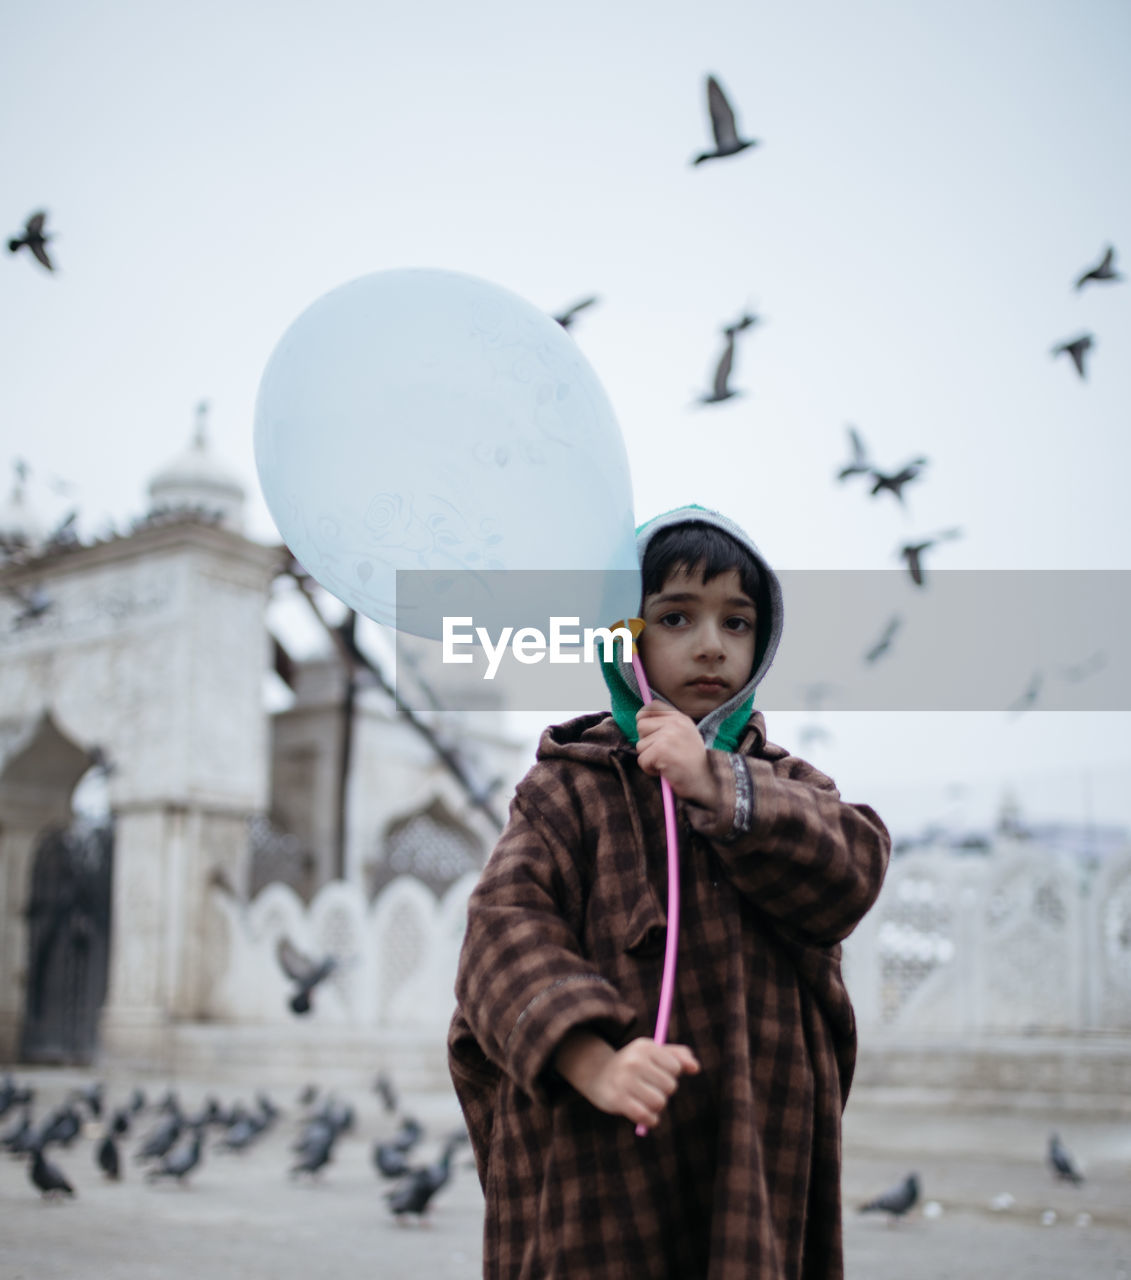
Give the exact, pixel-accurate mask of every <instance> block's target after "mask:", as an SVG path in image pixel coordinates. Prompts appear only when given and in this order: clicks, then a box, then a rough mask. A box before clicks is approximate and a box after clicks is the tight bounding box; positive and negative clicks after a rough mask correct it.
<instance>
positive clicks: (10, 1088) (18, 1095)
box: [0, 1071, 35, 1116]
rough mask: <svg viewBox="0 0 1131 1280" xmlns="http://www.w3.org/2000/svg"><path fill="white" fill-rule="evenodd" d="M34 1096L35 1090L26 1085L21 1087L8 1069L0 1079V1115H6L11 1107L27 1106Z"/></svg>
mask: <svg viewBox="0 0 1131 1280" xmlns="http://www.w3.org/2000/svg"><path fill="white" fill-rule="evenodd" d="M34 1097H35V1091H34V1090H33V1089H30V1088H27V1087H26V1086H25V1087H23V1088H21V1087H20V1086H19V1085H18V1084H16V1081H15V1078H14V1077H13V1075H12V1073H11V1072H10V1071H9V1072H8V1073H7V1074H6V1075H5V1076H4V1079H3V1081H0V1116H4V1115H7V1114H8V1112H9V1111H10V1110H11V1109H12V1107H26V1106H28V1105H29V1104H30V1103H31V1102H32V1100H33V1099H34Z"/></svg>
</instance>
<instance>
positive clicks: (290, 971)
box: [275, 938, 338, 1014]
mask: <svg viewBox="0 0 1131 1280" xmlns="http://www.w3.org/2000/svg"><path fill="white" fill-rule="evenodd" d="M275 955H276V957H277V958H278V961H279V965H280V967H281V968H282V970H283V972H284V973H285V974H286V975H287V977H288V978H290V980H291V981H292V982H294V983H295V984H296V989H295V992H294V994H293V995H292V996H291V999H290V1007H291V1011H292V1013H297V1014H304V1013H309V1012H310V996H311V993H312V992H313V991H314V989H315V987H317V986H318V984H319V983H321V982H324V981H325V980H326V979H327V978H328V977H329V976H330V975H331V974H332V973H333V972H334V970H335V969H336V968H337V967H338V961H337V959H336V958H335V957H334V956H325V957H323V959H321V960H312V959H311V958H310V957H309V956H307V955H304V954H303V952H301V951H300V950H299V949H298V947H296V946H295V945H294V943H293V942H291V940H290V939H289V938H280V939H279V942H278V945H277V946H276V948H275Z"/></svg>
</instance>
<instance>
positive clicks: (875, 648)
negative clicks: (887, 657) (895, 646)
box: [864, 570, 922, 663]
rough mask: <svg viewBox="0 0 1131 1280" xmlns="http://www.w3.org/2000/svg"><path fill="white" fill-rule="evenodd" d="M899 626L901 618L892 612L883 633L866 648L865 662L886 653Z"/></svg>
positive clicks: (901, 621)
mask: <svg viewBox="0 0 1131 1280" xmlns="http://www.w3.org/2000/svg"><path fill="white" fill-rule="evenodd" d="M921 575H922V570H920V576H921ZM901 626H903V619H902V618H901V617H900V616H899V614H898V613H896V614H893V615H892V616H891V617H890V618H889V619H888V624H887V626H886V627H885V628H884V631H883V635H881V636H880V638H879V639H878V640H877V641H876V642H875V644H873V645H872V647H871V648H870V649H869V650H868V652H867V653H866V654H865V655H864V661H865V662H867V663H873V662H878V661H879V660H880V658H882V657H883V656H884V654H885V653H887V651H888V650H889V649H890V648H891V645H892V641H893V640H894V639H895V637H896V633H897V632H898V631H899V628H900V627H901Z"/></svg>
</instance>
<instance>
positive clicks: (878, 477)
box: [871, 458, 927, 502]
mask: <svg viewBox="0 0 1131 1280" xmlns="http://www.w3.org/2000/svg"><path fill="white" fill-rule="evenodd" d="M926 465H927V459H926V458H912V460H911V461H910V462H909V463H907V465H906V466H904V467H901V468H900V469H899V470H898V471H894V472H892V473H891V474H890V475H887V474H885V473H884V472H883V471H877V470H876V469H875V468H873V469H872V472H871V475H872V479H873V480H874V481H875V484H873V485H872V489H871V494H872V497H873V498H874V497H875V496H876V494H877V493H882V492H883V491H884V490H885V489H886V490H887V491H888V492H889V493H894V494H895V496H896V497H897V498H898V499H899V501H900V502H902V501H903V486H904V485H905V484H909V483H910V482H911V481H912V480H915V479H917V478H918V477H919V474H920V473H921V472H922V470H923V468H924V467H925V466H926Z"/></svg>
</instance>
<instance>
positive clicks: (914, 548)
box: [899, 529, 962, 587]
mask: <svg viewBox="0 0 1131 1280" xmlns="http://www.w3.org/2000/svg"><path fill="white" fill-rule="evenodd" d="M961 536H962V530H961V529H943V530H942V532H941V533H936V534H935V536H934V537H933V538H926V539H924V540H923V541H922V542H907V543H904V545H903V546H902V547H900V549H899V555H900V557H901V558H902V559H904V560H906V561H907V572H908V573H909V574H910V575H911V581H912V582H913V583H914V584H915V585H916V586H917V587H921V586H922V585H923V583H924V581H925V579H924V576H923V552H924V551H929V550H930V548H931V547H934V546H937V545H938V544H939V543H940V542H949V541H951V540H952V539H954V538H960V537H961Z"/></svg>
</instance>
